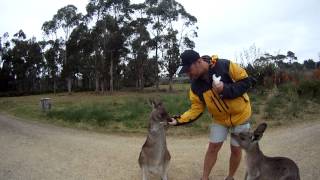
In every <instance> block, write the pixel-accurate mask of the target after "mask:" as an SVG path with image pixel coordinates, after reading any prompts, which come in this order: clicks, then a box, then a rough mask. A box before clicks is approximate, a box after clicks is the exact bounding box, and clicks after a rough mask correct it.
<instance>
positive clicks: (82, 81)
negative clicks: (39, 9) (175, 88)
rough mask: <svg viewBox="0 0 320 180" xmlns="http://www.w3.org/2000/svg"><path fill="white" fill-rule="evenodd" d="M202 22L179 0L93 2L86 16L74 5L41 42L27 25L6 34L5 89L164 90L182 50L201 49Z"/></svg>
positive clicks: (0, 73) (0, 40)
mask: <svg viewBox="0 0 320 180" xmlns="http://www.w3.org/2000/svg"><path fill="white" fill-rule="evenodd" d="M196 22H197V19H196V17H194V16H192V15H191V14H189V13H188V12H187V11H186V10H185V9H184V7H183V5H181V4H180V3H178V2H176V1H175V0H145V2H143V3H140V4H131V3H130V1H129V0H121V1H119V0H89V2H88V4H87V5H86V14H81V13H78V12H77V8H76V7H75V6H73V5H67V6H65V7H62V8H61V9H59V10H58V11H57V13H56V14H55V15H54V16H53V17H52V19H50V20H48V21H46V22H44V23H43V25H42V31H43V34H44V38H43V40H41V41H37V40H36V38H34V37H33V38H30V39H27V36H26V34H25V33H24V32H23V30H20V31H19V32H17V33H16V34H14V35H13V37H10V36H9V34H8V33H5V34H4V35H3V36H2V37H0V56H1V60H0V92H2V94H4V95H23V94H33V93H42V92H53V93H56V92H61V91H68V92H69V93H71V92H72V91H85V90H94V91H96V92H97V93H105V92H109V93H112V92H113V91H114V90H120V89H121V88H127V87H131V88H135V89H138V90H143V88H144V87H147V86H152V85H156V87H157V88H159V80H160V76H166V77H168V78H169V79H170V81H172V78H173V76H174V73H175V71H176V69H177V66H178V65H179V64H180V62H179V61H180V59H179V54H180V52H181V51H183V50H184V49H186V48H194V46H195V44H194V42H193V38H195V37H197V27H196Z"/></svg>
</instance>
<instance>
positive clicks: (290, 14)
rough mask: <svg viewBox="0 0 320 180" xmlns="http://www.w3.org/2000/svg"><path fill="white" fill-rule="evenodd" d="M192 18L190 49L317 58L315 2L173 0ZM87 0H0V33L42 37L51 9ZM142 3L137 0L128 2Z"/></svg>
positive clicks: (319, 21)
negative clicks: (193, 30)
mask: <svg viewBox="0 0 320 180" xmlns="http://www.w3.org/2000/svg"><path fill="white" fill-rule="evenodd" d="M177 1H178V2H180V3H181V4H182V5H183V6H184V7H185V8H186V10H187V11H188V12H189V13H191V14H192V15H194V16H196V17H197V19H198V27H199V31H198V35H199V37H198V38H197V39H196V40H195V42H196V50H198V51H199V53H200V54H212V53H217V54H219V56H220V57H224V58H235V55H236V53H239V52H241V51H242V50H243V49H246V48H248V47H249V46H251V45H252V44H253V43H255V44H256V46H257V47H258V48H260V49H261V50H262V51H268V52H270V53H274V52H278V51H280V52H282V53H286V51H288V50H291V51H293V52H295V53H296V55H297V56H298V58H299V59H300V60H304V59H307V58H313V59H315V60H319V59H318V53H319V52H320V47H319V45H318V44H319V42H320V33H319V29H320V28H319V26H320V19H319V17H320V11H319V7H320V1H319V0H305V1H301V0H281V1H278V0H197V1H190V0H177ZM87 2H88V0H56V1H52V0H51V1H49V0H28V1H20V0H2V1H1V6H0V12H1V14H0V22H1V24H0V33H1V34H2V33H4V32H9V33H10V35H11V36H12V35H13V33H15V32H17V31H19V30H20V29H23V30H24V31H25V33H26V34H27V36H28V37H31V36H32V35H35V36H36V37H37V38H38V39H41V38H42V31H41V26H42V24H43V22H45V21H47V20H50V19H51V18H52V16H53V15H54V14H55V13H56V12H57V10H58V9H59V8H61V7H63V6H66V5H68V4H74V5H75V6H76V7H78V9H79V11H80V12H85V5H86V4H87ZM131 2H132V3H134V2H143V0H131Z"/></svg>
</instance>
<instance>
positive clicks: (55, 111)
mask: <svg viewBox="0 0 320 180" xmlns="http://www.w3.org/2000/svg"><path fill="white" fill-rule="evenodd" d="M189 87H190V86H189V85H179V88H181V89H180V90H178V91H177V90H176V91H174V92H171V93H170V92H164V91H160V92H154V91H150V90H146V91H144V92H116V93H114V94H113V95H112V96H110V95H97V94H95V93H93V92H87V93H74V94H72V95H67V94H65V93H60V94H57V95H53V94H46V95H33V96H23V97H6V98H0V111H2V112H5V113H8V114H12V115H15V116H18V117H22V118H24V119H32V120H40V121H44V122H49V123H54V124H58V125H63V126H69V127H79V128H82V129H93V130H99V131H108V132H109V131H112V132H145V131H146V130H147V125H148V119H149V113H150V112H151V107H150V105H149V104H148V99H149V98H156V99H160V100H162V101H163V103H164V105H165V107H166V109H167V111H168V112H169V114H170V115H178V114H182V113H183V112H185V111H186V110H188V109H189V108H190V102H189V98H188V89H189ZM161 88H166V86H161ZM175 88H177V86H175ZM287 89H288V88H287ZM284 94H285V95H283V94H278V95H276V96H274V97H272V98H271V99H270V100H269V101H268V102H266V97H267V94H254V93H249V96H250V99H251V103H252V108H253V113H254V114H259V113H265V112H266V113H265V114H266V116H267V119H268V120H277V119H278V118H284V117H286V116H290V117H294V118H300V117H301V115H302V114H303V113H308V114H310V115H311V116H312V117H313V116H318V113H317V108H318V107H319V106H318V105H317V104H314V105H313V106H310V105H308V104H310V103H306V102H307V101H305V100H304V101H303V100H301V99H297V98H298V97H297V96H292V95H291V96H289V94H290V93H288V92H286V93H284ZM42 97H50V98H51V99H52V109H51V110H50V111H49V112H42V111H41V109H40V106H39V101H40V99H41V98H42ZM304 103H306V104H307V105H308V106H307V105H305V104H304ZM262 104H266V108H265V109H264V111H265V112H260V111H261V110H260V109H261V108H260V106H261V105H262ZM301 105H305V107H313V109H310V108H309V109H306V110H304V111H301ZM211 122H212V119H211V116H210V115H209V114H208V113H207V112H206V113H204V115H202V117H201V118H200V119H199V120H198V121H196V122H195V123H193V124H191V125H187V126H184V127H176V128H174V130H172V131H170V132H171V133H178V134H195V133H207V131H208V126H209V125H210V123H211Z"/></svg>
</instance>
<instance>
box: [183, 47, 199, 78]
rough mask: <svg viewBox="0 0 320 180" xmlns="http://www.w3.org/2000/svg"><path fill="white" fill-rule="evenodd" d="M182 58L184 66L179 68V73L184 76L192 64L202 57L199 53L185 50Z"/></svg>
mask: <svg viewBox="0 0 320 180" xmlns="http://www.w3.org/2000/svg"><path fill="white" fill-rule="evenodd" d="M180 58H181V60H182V64H181V66H180V67H179V69H180V71H179V72H178V74H183V73H186V71H187V70H188V69H189V68H190V66H191V65H192V63H194V62H196V61H197V60H198V59H199V58H200V55H199V53H198V52H196V51H194V50H192V49H190V50H185V51H184V52H183V53H182V54H181V55H180Z"/></svg>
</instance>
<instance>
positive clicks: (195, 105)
mask: <svg viewBox="0 0 320 180" xmlns="http://www.w3.org/2000/svg"><path fill="white" fill-rule="evenodd" d="M189 98H190V101H191V108H190V109H189V110H188V111H186V112H185V113H183V114H182V115H181V116H180V117H178V118H177V121H178V124H177V126H179V125H184V124H188V123H191V122H194V121H195V120H197V119H198V118H199V117H200V116H201V115H202V113H203V111H204V110H205V104H204V102H202V101H201V100H200V98H199V97H198V96H197V95H196V94H194V93H193V91H192V90H191V89H190V91H189Z"/></svg>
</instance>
